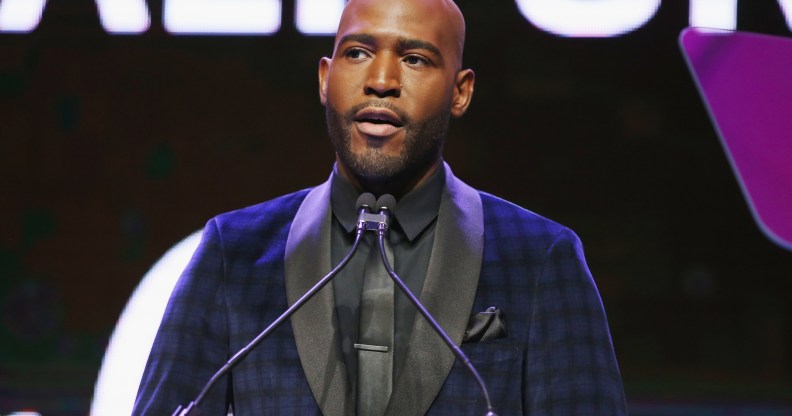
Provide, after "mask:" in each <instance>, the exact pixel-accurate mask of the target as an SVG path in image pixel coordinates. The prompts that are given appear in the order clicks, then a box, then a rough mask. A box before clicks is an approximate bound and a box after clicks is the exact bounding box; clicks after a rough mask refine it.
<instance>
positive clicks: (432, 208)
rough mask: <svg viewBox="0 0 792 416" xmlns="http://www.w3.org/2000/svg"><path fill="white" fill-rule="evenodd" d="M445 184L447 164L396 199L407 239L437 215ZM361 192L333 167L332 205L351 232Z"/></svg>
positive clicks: (399, 221)
mask: <svg viewBox="0 0 792 416" xmlns="http://www.w3.org/2000/svg"><path fill="white" fill-rule="evenodd" d="M444 187H445V166H444V165H443V164H440V166H439V167H438V168H437V169H436V170H435V172H434V173H432V175H431V176H430V177H429V178H427V180H426V181H424V183H422V184H421V185H420V186H418V187H417V188H415V189H413V190H412V191H410V192H408V193H407V194H406V195H404V196H403V197H402V198H401V200H399V201H397V203H396V208H395V209H394V210H393V215H394V216H395V217H396V221H397V222H398V223H399V226H401V229H402V231H404V235H405V236H406V237H407V239H408V240H410V241H413V240H414V239H415V238H416V237H418V235H419V234H420V233H421V232H422V231H423V230H424V229H425V228H426V227H428V226H429V224H431V223H432V221H434V219H435V218H437V212H438V211H439V210H440V197H441V196H442V194H443V188H444ZM359 195H360V194H359V193H358V191H357V190H356V189H355V187H354V186H352V184H351V183H350V182H349V181H348V180H346V178H344V177H343V176H341V174H339V173H338V167H337V166H334V167H333V174H332V176H331V179H330V205H331V207H332V209H333V215H335V217H336V219H337V220H338V222H339V223H340V224H341V226H342V227H344V230H346V231H347V232H348V233H351V232H352V231H353V230H354V229H355V224H356V223H357V210H356V209H355V208H356V207H355V203H356V202H357V198H358V196H359Z"/></svg>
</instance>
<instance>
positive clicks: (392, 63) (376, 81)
mask: <svg viewBox="0 0 792 416" xmlns="http://www.w3.org/2000/svg"><path fill="white" fill-rule="evenodd" d="M364 92H365V94H366V95H376V96H377V97H380V98H384V97H395V98H398V97H399V96H400V95H401V68H400V61H399V59H398V58H397V57H394V56H391V55H390V54H389V53H384V54H380V55H378V56H377V57H375V58H374V61H373V62H372V63H371V66H369V74H368V79H367V80H366V85H365V91H364Z"/></svg>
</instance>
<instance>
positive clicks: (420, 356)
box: [385, 165, 484, 416]
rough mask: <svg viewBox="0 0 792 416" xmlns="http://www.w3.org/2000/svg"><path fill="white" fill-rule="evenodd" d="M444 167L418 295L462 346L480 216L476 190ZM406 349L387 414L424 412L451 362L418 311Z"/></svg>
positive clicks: (479, 249) (478, 252) (476, 268)
mask: <svg viewBox="0 0 792 416" xmlns="http://www.w3.org/2000/svg"><path fill="white" fill-rule="evenodd" d="M445 169H446V187H445V190H444V191H443V196H442V199H441V202H440V212H439V214H438V217H437V228H436V230H435V243H434V246H433V247H432V256H431V260H430V261H429V270H428V271H427V275H426V281H425V282H424V287H423V292H422V293H421V296H420V299H421V303H423V304H424V306H426V308H427V309H428V310H429V312H430V313H431V314H432V315H434V317H435V319H436V320H437V322H438V323H439V324H440V326H441V327H442V328H443V329H444V330H445V331H446V332H448V334H449V335H450V336H451V339H453V340H454V342H455V343H456V344H457V345H460V344H461V343H462V337H463V336H464V334H465V328H466V327H467V323H468V320H469V318H470V313H471V309H472V307H473V298H474V297H475V295H476V287H477V286H478V279H479V272H480V270H481V262H482V256H483V253H484V214H483V210H482V207H481V197H480V195H479V193H478V191H476V190H475V189H473V188H471V187H470V186H468V185H467V184H465V183H464V182H462V181H460V180H459V179H457V178H456V177H455V176H454V175H453V174H452V173H451V169H450V168H449V167H448V165H445ZM408 348H409V350H408V351H407V358H406V360H405V362H404V366H403V367H402V370H401V373H400V374H399V375H398V376H397V379H396V382H395V384H394V388H393V394H392V396H391V399H390V402H389V403H388V409H387V410H386V411H385V414H386V415H392V416H407V415H423V414H425V413H426V412H427V411H428V410H429V407H430V406H431V405H432V402H433V401H434V399H435V397H437V394H438V392H439V391H440V388H441V387H442V386H443V383H444V382H445V379H446V377H448V373H449V372H450V371H451V367H452V366H453V364H454V359H455V357H454V354H453V353H452V352H451V351H450V350H449V349H448V347H447V346H446V345H445V344H444V343H443V341H442V339H440V337H439V336H438V335H437V334H436V333H435V332H434V330H433V329H432V327H431V326H430V325H429V324H428V323H427V322H426V321H425V320H424V318H423V317H422V316H421V315H420V314H418V315H417V316H416V321H415V327H414V328H413V332H412V335H411V336H410V344H409V346H408ZM471 377H472V376H471Z"/></svg>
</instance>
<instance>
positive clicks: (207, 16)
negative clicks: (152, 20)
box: [163, 0, 282, 35]
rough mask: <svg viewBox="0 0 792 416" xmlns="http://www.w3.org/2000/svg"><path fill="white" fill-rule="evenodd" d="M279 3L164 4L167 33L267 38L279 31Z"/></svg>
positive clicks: (205, 0)
mask: <svg viewBox="0 0 792 416" xmlns="http://www.w3.org/2000/svg"><path fill="white" fill-rule="evenodd" d="M281 8H282V6H281V1H280V0H166V1H165V3H164V17H163V19H164V25H165V29H166V30H167V31H168V32H171V33H191V34H211V33H225V34H246V35H254V34H259V35H267V34H272V33H275V32H277V31H278V29H280V24H281Z"/></svg>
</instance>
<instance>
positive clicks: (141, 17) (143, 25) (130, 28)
mask: <svg viewBox="0 0 792 416" xmlns="http://www.w3.org/2000/svg"><path fill="white" fill-rule="evenodd" d="M96 6H97V8H98V9H99V20H101V21H102V26H104V28H105V30H107V31H108V32H110V33H143V32H145V31H147V30H148V28H149V26H151V17H150V16H149V11H148V6H146V2H145V0H96Z"/></svg>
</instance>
